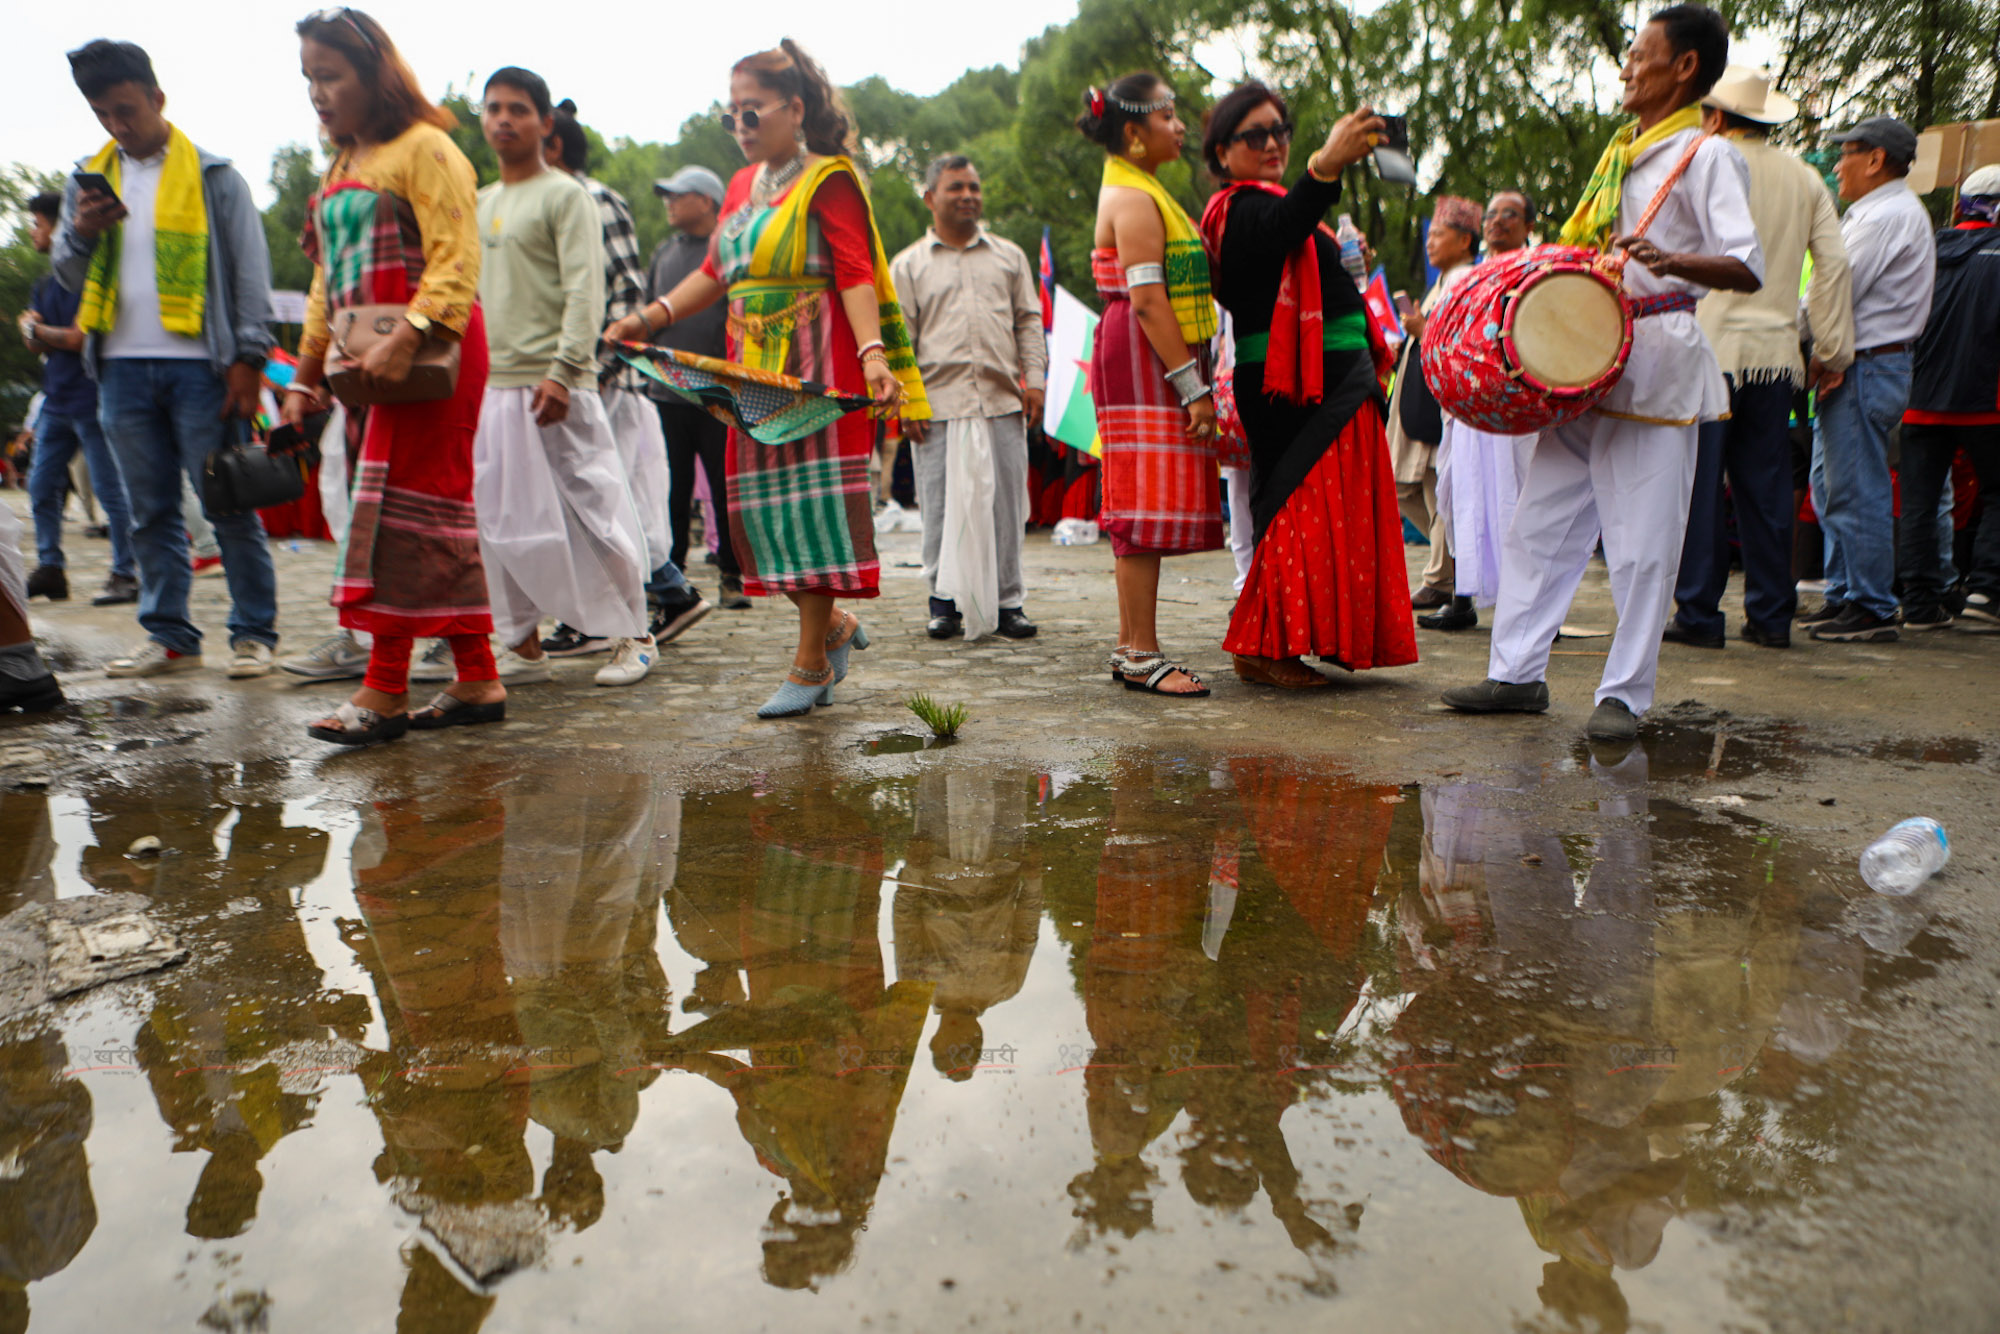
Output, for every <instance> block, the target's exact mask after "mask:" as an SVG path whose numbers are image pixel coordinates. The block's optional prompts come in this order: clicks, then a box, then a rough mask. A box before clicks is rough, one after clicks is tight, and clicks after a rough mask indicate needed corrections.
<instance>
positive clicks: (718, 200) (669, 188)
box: [653, 167, 722, 208]
mask: <svg viewBox="0 0 2000 1334" xmlns="http://www.w3.org/2000/svg"><path fill="white" fill-rule="evenodd" d="M653 193H654V194H656V195H706V196H707V197H708V198H710V199H712V200H714V201H715V206H716V207H717V208H721V207H722V178H721V177H720V176H717V175H716V174H715V173H714V172H712V171H710V170H709V169H708V168H707V167H682V168H681V169H680V170H679V171H677V172H675V173H674V174H673V175H671V176H667V177H664V178H662V179H660V180H657V181H654V182H653Z"/></svg>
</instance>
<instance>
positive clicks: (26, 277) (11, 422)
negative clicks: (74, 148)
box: [0, 162, 63, 439]
mask: <svg viewBox="0 0 2000 1334" xmlns="http://www.w3.org/2000/svg"><path fill="white" fill-rule="evenodd" d="M62 185H63V178H62V175H61V174H60V173H58V172H40V171H36V170H35V169H34V168H32V167H24V166H22V165H21V164H20V163H18V162H17V163H15V164H13V165H12V166H10V167H8V168H7V169H6V170H5V171H4V172H0V235H4V236H5V237H6V238H7V239H6V243H5V244H4V245H0V316H4V317H5V319H6V322H7V323H6V329H5V330H4V332H0V438H5V439H11V438H12V437H13V436H14V434H15V433H16V432H18V431H19V430H20V429H21V422H22V420H23V419H24V418H25V417H26V416H27V411H28V400H29V399H31V398H33V397H34V396H35V390H36V389H37V388H39V387H40V385H41V382H42V364H41V359H40V358H39V357H37V356H36V355H35V354H34V353H32V352H30V351H28V349H27V346H26V345H25V344H24V343H22V342H21V340H20V338H19V337H18V336H17V335H16V333H15V328H14V322H15V321H16V320H17V319H19V318H20V317H21V312H23V311H25V310H26V309H27V308H28V302H29V297H30V294H31V293H32V291H33V289H34V285H35V283H36V281H37V280H38V279H40V278H41V276H42V275H43V274H45V273H47V272H48V271H49V262H48V260H47V259H46V258H44V257H43V256H42V255H40V254H38V253H37V252H36V250H35V247H34V243H33V242H32V241H30V240H29V239H28V226H29V214H28V201H29V200H30V199H33V198H34V197H35V196H36V195H38V194H40V193H41V192H42V191H44V190H60V189H62Z"/></svg>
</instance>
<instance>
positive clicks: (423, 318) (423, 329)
mask: <svg viewBox="0 0 2000 1334" xmlns="http://www.w3.org/2000/svg"><path fill="white" fill-rule="evenodd" d="M403 318H404V319H406V320H408V321H409V322H410V327H411V328H412V329H415V330H416V331H417V332H418V333H420V334H422V335H423V336H424V337H425V338H429V337H430V336H431V317H430V316H428V315H419V314H417V312H416V311H414V310H410V311H405V312H403Z"/></svg>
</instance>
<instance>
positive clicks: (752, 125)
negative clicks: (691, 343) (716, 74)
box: [607, 37, 930, 718]
mask: <svg viewBox="0 0 2000 1334" xmlns="http://www.w3.org/2000/svg"><path fill="white" fill-rule="evenodd" d="M722 125H723V128H724V129H726V130H728V131H729V132H730V133H732V134H734V135H735V136H736V142H737V145H738V146H739V147H741V148H742V150H743V156H744V157H745V158H747V159H748V160H749V163H750V165H749V166H747V167H745V168H744V169H743V170H742V171H739V172H737V173H736V176H735V179H733V180H732V181H730V183H729V189H728V190H727V191H726V192H725V193H724V196H723V200H722V220H721V222H720V224H719V225H718V226H717V227H716V229H715V235H714V239H713V240H712V241H711V242H710V248H709V257H708V261H707V263H705V264H704V265H702V267H701V268H700V269H699V270H697V271H696V272H694V273H691V274H689V275H688V276H687V277H686V278H684V279H682V280H681V282H680V283H679V284H678V285H677V286H676V287H675V288H674V290H673V291H671V292H669V293H668V294H667V295H666V296H664V297H662V298H661V299H659V300H658V301H655V302H653V303H652V304H651V305H648V306H646V307H645V308H644V309H642V310H641V311H640V312H639V313H638V314H637V315H633V316H629V317H627V318H626V319H623V320H620V321H619V322H618V323H616V324H614V325H612V326H611V328H610V329H609V330H608V331H607V337H610V338H615V339H624V340H628V341H633V342H639V341H644V340H645V339H646V338H647V337H649V336H650V335H651V334H654V333H657V332H659V331H660V330H661V329H664V328H665V327H667V326H668V325H669V324H671V323H673V322H674V321H675V320H679V319H686V318H687V317H688V316H690V315H692V314H694V313H695V312H696V311H699V310H704V309H706V308H707V307H709V306H711V305H713V304H714V303H715V302H717V301H720V300H723V299H725V298H726V299H727V300H728V302H729V325H728V330H729V359H730V360H731V361H735V362H740V363H742V364H743V365H746V366H751V367H754V368H757V369H761V370H767V371H778V372H781V373H783V374H786V375H793V376H797V377H799V378H801V379H806V380H817V381H819V382H820V383H822V384H825V385H828V386H830V387H832V388H833V389H836V390H839V391H840V392H842V393H848V394H856V395H860V394H866V395H867V396H869V397H871V398H873V399H874V400H875V402H876V404H877V405H879V408H880V409H882V410H891V409H893V410H899V411H900V412H901V413H902V415H903V416H905V417H907V418H910V419H912V420H922V419H927V418H928V417H929V416H930V407H929V405H928V404H927V403H926V402H925V401H924V390H923V382H922V381H921V380H920V379H919V378H918V375H917V363H916V358H915V356H914V355H913V354H912V352H911V350H910V336H909V331H908V330H907V329H906V328H905V327H904V324H903V316H902V312H901V309H900V308H899V307H898V305H897V304H896V289H895V285H894V284H893V283H892V282H891V281H890V279H889V264H888V260H887V258H886V257H885V256H884V255H883V253H882V241H881V238H880V237H879V236H877V235H876V233H875V219H874V216H873V214H872V213H871V212H870V210H869V206H868V196H867V195H866V194H865V193H864V192H863V190H862V188H861V178H860V176H859V174H858V173H857V171H856V170H855V166H854V163H853V161H852V160H851V159H850V158H849V157H848V152H849V146H850V141H851V138H852V135H853V131H854V127H853V122H852V121H851V120H850V119H849V117H848V114H847V109H846V107H845V106H844V105H843V104H842V102H841V98H840V94H839V93H838V92H837V91H836V90H835V89H834V87H833V84H832V83H831V82H830V81H829V80H828V79H827V77H826V72H825V71H824V70H822V69H821V68H820V67H819V65H818V64H817V63H815V62H814V61H813V59H812V57H810V56H808V55H807V54H806V53H805V52H804V51H802V50H801V49H800V48H799V46H798V44H797V43H796V42H794V41H792V40H791V39H790V38H789V37H788V38H786V39H785V40H784V41H783V42H781V43H780V44H779V46H778V48H777V49H776V50H772V51H760V52H758V53H757V54H756V55H752V56H745V57H744V58H743V59H742V60H739V61H737V62H736V66H735V68H734V69H733V70H731V71H730V76H729V110H728V112H727V113H726V114H725V115H724V116H723V118H722ZM874 444H875V426H874V423H873V422H872V421H871V420H870V419H869V415H868V414H864V413H850V414H849V415H847V416H845V417H843V418H841V419H840V420H839V421H837V422H835V423H834V424H833V425H831V426H828V427H825V428H823V429H822V430H820V431H818V432H816V433H814V434H812V435H809V436H807V437H806V438H804V439H803V440H797V441H794V442H792V443H790V444H784V445H765V444H759V443H758V442H757V441H755V440H753V439H751V438H750V437H749V436H748V435H746V434H744V433H743V432H741V431H738V430H731V431H730V433H729V451H728V455H727V463H726V471H727V476H728V489H729V504H728V509H729V532H730V540H731V542H732V543H733V545H734V546H735V549H736V552H737V559H738V561H739V562H740V563H741V565H742V567H743V591H744V592H745V593H748V594H750V595H751V596H752V597H759V596H764V597H768V596H770V595H771V594H774V593H782V594H784V595H785V596H786V597H788V598H790V599H791V600H792V603H793V605H795V606H796V607H797V608H798V610H799V641H798V648H797V651H796V652H795V654H794V655H793V658H792V669H791V671H790V672H789V673H788V674H787V675H786V677H785V681H784V684H783V685H781V686H779V688H778V691H777V693H776V694H774V695H772V696H771V698H770V699H769V700H767V701H766V702H765V703H764V705H763V707H762V708H760V709H758V710H757V716H758V717H760V718H787V717H792V716H795V715H798V714H806V713H811V712H812V710H813V706H814V705H815V704H831V703H832V702H833V687H834V684H835V683H836V682H837V681H839V680H840V679H841V678H843V677H845V676H846V675H847V659H848V656H849V653H850V652H851V651H852V650H853V649H856V648H867V647H868V634H867V632H866V631H865V630H863V629H862V626H861V622H860V620H859V618H857V617H856V616H855V615H854V613H853V612H850V611H846V610H843V609H838V608H836V606H835V599H837V598H872V597H874V596H875V595H876V593H877V592H878V591H879V588H878V583H879V575H880V567H879V566H878V564H877V562H876V558H875V525H874V517H873V505H872V503H871V494H870V491H869V486H868V457H869V455H870V454H871V453H872V452H873V451H874Z"/></svg>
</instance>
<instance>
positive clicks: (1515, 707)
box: [1442, 676, 1549, 713]
mask: <svg viewBox="0 0 2000 1334" xmlns="http://www.w3.org/2000/svg"><path fill="white" fill-rule="evenodd" d="M1442 698H1443V700H1444V702H1445V703H1446V704H1449V705H1450V706H1451V707H1452V708H1454V709H1457V710H1458V711H1459V712H1461V713H1544V712H1547V710H1548V707H1549V683H1548V682H1546V681H1527V682H1523V683H1522V684H1520V685H1515V684H1513V683H1511V682H1507V681H1495V680H1494V679H1493V678H1492V677H1490V676H1489V677H1487V678H1486V679H1485V680H1484V681H1481V682H1480V683H1479V684H1478V685H1476V686H1453V687H1452V688H1451V689H1449V690H1447V691H1445V692H1444V695H1443V696H1442Z"/></svg>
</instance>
